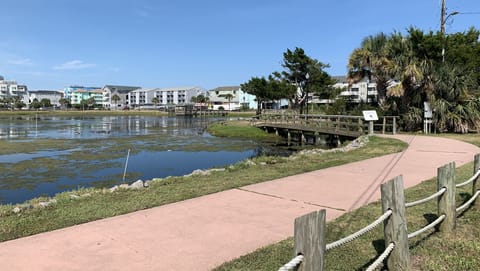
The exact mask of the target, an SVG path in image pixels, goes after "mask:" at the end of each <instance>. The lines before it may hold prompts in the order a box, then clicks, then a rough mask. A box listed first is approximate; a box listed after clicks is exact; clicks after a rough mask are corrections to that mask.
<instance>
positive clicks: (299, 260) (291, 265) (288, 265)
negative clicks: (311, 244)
mask: <svg viewBox="0 0 480 271" xmlns="http://www.w3.org/2000/svg"><path fill="white" fill-rule="evenodd" d="M303 259H304V257H303V255H298V256H297V257H295V258H293V259H292V260H291V261H289V262H288V263H286V264H285V265H284V266H282V267H280V268H279V269H278V271H288V270H292V269H293V268H295V267H297V266H298V265H299V264H301V263H302V262H303Z"/></svg>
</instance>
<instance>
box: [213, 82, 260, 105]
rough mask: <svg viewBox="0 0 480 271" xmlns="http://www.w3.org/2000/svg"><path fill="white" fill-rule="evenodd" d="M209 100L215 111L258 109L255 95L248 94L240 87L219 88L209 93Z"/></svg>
mask: <svg viewBox="0 0 480 271" xmlns="http://www.w3.org/2000/svg"><path fill="white" fill-rule="evenodd" d="M208 98H209V100H210V103H211V104H212V105H213V108H212V109H213V110H218V109H220V107H221V108H223V109H224V110H239V109H256V108H257V101H256V97H255V96H254V95H251V94H248V93H246V92H244V91H242V89H241V88H240V87H239V86H230V87H217V88H215V89H212V90H210V91H209V92H208Z"/></svg>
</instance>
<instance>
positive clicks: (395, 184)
mask: <svg viewBox="0 0 480 271" xmlns="http://www.w3.org/2000/svg"><path fill="white" fill-rule="evenodd" d="M381 192H382V211H383V212H384V213H385V212H386V211H388V210H392V212H393V213H392V215H391V216H390V217H389V218H388V219H387V220H385V222H384V224H383V230H384V234H385V247H387V246H388V245H390V243H392V242H393V243H394V244H395V248H394V249H393V251H392V253H391V254H390V256H389V257H388V259H387V267H388V270H392V271H394V270H402V271H405V270H411V267H410V251H409V250H408V233H407V221H406V218H405V196H404V192H403V177H402V176H397V177H395V178H394V179H393V180H390V181H388V182H387V183H384V184H382V186H381Z"/></svg>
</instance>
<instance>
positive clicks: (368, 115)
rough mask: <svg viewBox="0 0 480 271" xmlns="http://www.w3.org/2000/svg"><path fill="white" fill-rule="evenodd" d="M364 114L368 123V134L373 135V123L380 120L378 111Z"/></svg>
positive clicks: (366, 111)
mask: <svg viewBox="0 0 480 271" xmlns="http://www.w3.org/2000/svg"><path fill="white" fill-rule="evenodd" d="M362 113H363V118H364V119H365V121H368V134H369V135H373V122H374V121H377V120H378V115H377V111H375V110H364V111H362Z"/></svg>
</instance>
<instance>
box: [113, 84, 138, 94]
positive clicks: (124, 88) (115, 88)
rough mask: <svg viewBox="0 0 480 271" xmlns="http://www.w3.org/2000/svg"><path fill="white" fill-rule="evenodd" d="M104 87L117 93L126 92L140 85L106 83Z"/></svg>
mask: <svg viewBox="0 0 480 271" xmlns="http://www.w3.org/2000/svg"><path fill="white" fill-rule="evenodd" d="M104 88H108V89H109V90H110V91H112V92H113V91H116V92H118V93H128V92H130V91H132V90H136V89H139V88H141V87H132V86H116V85H106V86H105V87H104Z"/></svg>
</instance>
